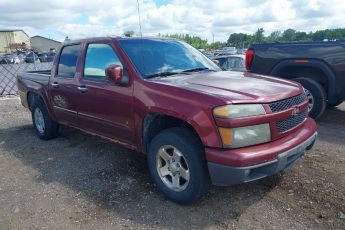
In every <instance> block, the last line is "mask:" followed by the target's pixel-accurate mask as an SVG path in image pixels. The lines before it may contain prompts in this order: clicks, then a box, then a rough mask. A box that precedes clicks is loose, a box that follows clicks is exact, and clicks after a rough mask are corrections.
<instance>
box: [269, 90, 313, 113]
mask: <svg viewBox="0 0 345 230" xmlns="http://www.w3.org/2000/svg"><path fill="white" fill-rule="evenodd" d="M305 100H307V96H306V95H305V94H304V93H302V94H300V95H297V96H294V97H290V98H288V99H284V100H281V101H275V102H272V103H270V104H269V106H270V108H271V111H272V113H275V112H280V111H283V110H286V109H289V108H291V107H293V106H295V105H299V104H301V103H303V102H304V101H305Z"/></svg>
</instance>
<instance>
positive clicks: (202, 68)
mask: <svg viewBox="0 0 345 230" xmlns="http://www.w3.org/2000/svg"><path fill="white" fill-rule="evenodd" d="M203 70H209V71H215V70H213V69H210V68H206V67H201V68H194V69H187V70H184V71H182V73H189V72H199V71H203Z"/></svg>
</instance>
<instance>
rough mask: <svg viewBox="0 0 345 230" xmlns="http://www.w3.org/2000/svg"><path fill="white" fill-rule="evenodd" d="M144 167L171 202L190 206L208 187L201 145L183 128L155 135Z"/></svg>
mask: <svg viewBox="0 0 345 230" xmlns="http://www.w3.org/2000/svg"><path fill="white" fill-rule="evenodd" d="M148 164H149V169H150V173H151V176H152V178H153V180H154V182H155V183H156V185H157V187H158V189H159V190H160V191H161V192H162V193H163V194H164V195H165V196H166V197H167V198H168V199H170V200H172V201H174V202H177V203H180V204H187V203H193V202H195V201H197V200H199V199H200V198H201V196H202V195H203V194H204V192H205V191H206V189H207V187H208V185H209V176H208V170H207V165H206V160H205V154H204V150H203V146H202V144H201V143H200V141H199V140H198V139H197V138H196V137H195V135H194V134H193V133H192V132H191V131H189V130H187V129H182V128H171V129H167V130H164V131H162V132H160V133H159V134H158V135H156V136H155V137H154V138H153V140H152V142H151V144H150V147H149V153H148Z"/></svg>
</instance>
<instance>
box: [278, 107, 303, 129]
mask: <svg viewBox="0 0 345 230" xmlns="http://www.w3.org/2000/svg"><path fill="white" fill-rule="evenodd" d="M307 116H308V110H305V111H303V112H301V113H299V114H297V115H296V116H293V117H289V118H287V119H285V120H281V121H277V122H276V127H277V130H278V132H280V133H282V132H285V131H288V130H290V129H292V128H294V127H296V126H297V125H299V124H301V123H302V122H303V121H304V119H305V118H306V117H307Z"/></svg>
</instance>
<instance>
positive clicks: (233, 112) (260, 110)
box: [213, 104, 266, 118]
mask: <svg viewBox="0 0 345 230" xmlns="http://www.w3.org/2000/svg"><path fill="white" fill-rule="evenodd" d="M263 114H266V112H265V109H264V107H263V106H262V105H260V104H239V105H224V106H219V107H216V108H215V109H214V110H213V115H214V116H216V117H221V118H239V117H250V116H257V115H263Z"/></svg>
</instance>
